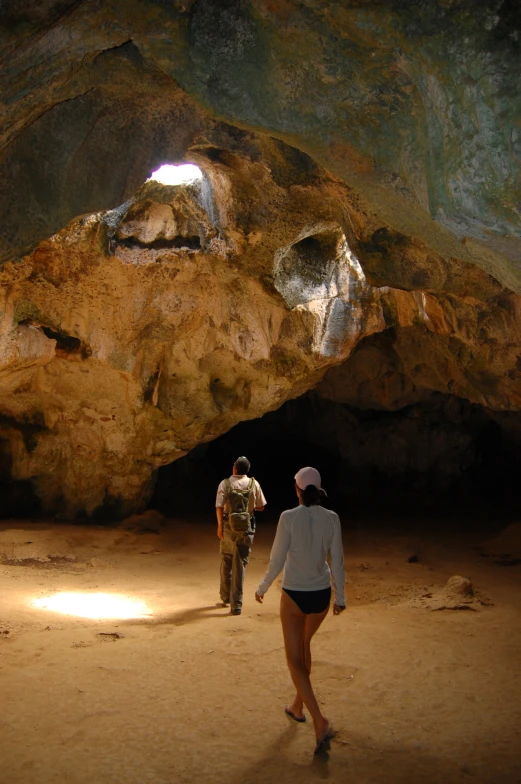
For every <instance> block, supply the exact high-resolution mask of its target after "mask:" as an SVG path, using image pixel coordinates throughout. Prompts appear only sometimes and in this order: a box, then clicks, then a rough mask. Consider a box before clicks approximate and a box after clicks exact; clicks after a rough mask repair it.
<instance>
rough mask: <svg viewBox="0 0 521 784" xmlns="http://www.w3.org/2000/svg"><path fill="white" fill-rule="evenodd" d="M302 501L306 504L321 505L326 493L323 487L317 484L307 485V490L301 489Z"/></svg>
mask: <svg viewBox="0 0 521 784" xmlns="http://www.w3.org/2000/svg"><path fill="white" fill-rule="evenodd" d="M301 493H302V503H303V504H304V506H321V505H322V501H323V499H324V498H325V497H326V494H325V492H324V490H322V488H319V487H315V485H307V487H306V489H305V490H301Z"/></svg>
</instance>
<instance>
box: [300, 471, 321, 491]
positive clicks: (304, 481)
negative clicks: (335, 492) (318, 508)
mask: <svg viewBox="0 0 521 784" xmlns="http://www.w3.org/2000/svg"><path fill="white" fill-rule="evenodd" d="M295 482H296V483H297V487H299V488H300V489H301V490H305V489H306V487H307V486H308V485H315V487H321V486H322V479H321V478H320V474H319V473H318V471H317V469H316V468H311V466H307V467H306V468H301V469H300V471H297V473H296V474H295Z"/></svg>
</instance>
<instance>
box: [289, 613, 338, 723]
mask: <svg viewBox="0 0 521 784" xmlns="http://www.w3.org/2000/svg"><path fill="white" fill-rule="evenodd" d="M328 609H329V608H328ZM327 612H328V611H327V610H325V611H324V612H322V613H310V614H309V615H305V616H304V617H305V619H306V622H305V625H304V643H303V657H304V664H305V665H306V670H307V672H308V675H311V639H312V637H313V635H314V634H315V632H316V631H317V630H318V628H319V627H320V625H321V623H322V621H323V620H324V618H325V617H326V615H327ZM303 707H304V705H303V702H302V699H301V698H300V697H299V695H298V692H297V694H296V695H295V699H294V700H293V702H292V704H291V710H292V711H293V713H294V714H295V716H299V717H300V716H302V709H303Z"/></svg>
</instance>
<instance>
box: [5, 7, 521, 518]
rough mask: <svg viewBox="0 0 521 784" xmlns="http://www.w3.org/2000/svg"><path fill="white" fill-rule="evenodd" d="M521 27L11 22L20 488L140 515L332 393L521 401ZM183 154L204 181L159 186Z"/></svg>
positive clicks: (157, 14)
mask: <svg viewBox="0 0 521 784" xmlns="http://www.w3.org/2000/svg"><path fill="white" fill-rule="evenodd" d="M520 22H521V20H520V16H519V12H518V11H517V10H516V7H515V4H512V3H510V2H506V0H494V2H487V3H473V4H469V3H465V2H457V3H453V2H445V0H436V1H435V2H432V1H431V0H419V1H418V0H414V2H413V0H410V2H409V0H406V2H399V3H398V2H383V0H382V2H374V3H359V2H332V3H323V2H318V0H304V1H303V2H300V0H299V1H298V2H297V0H286V1H285V2H281V3H272V2H268V1H267V0H225V2H207V0H173V2H171V3H162V2H157V0H111V2H108V3H92V2H89V1H88V0H59V1H58V0H43V2H38V3H36V2H33V0H22V2H20V3H15V4H4V5H2V6H1V8H0V59H1V61H2V69H1V76H0V87H1V89H0V96H1V98H0V101H1V105H2V106H1V108H2V112H1V121H0V180H1V182H2V187H1V189H0V215H1V218H2V232H1V235H0V259H1V260H2V262H4V266H3V268H2V270H1V272H0V285H1V291H0V296H1V300H0V447H1V449H0V452H1V455H0V457H1V459H0V468H1V470H2V471H3V473H4V474H5V476H7V477H8V478H9V481H11V478H12V479H14V480H15V481H17V482H20V483H23V484H22V485H20V486H23V487H24V488H26V487H28V486H31V487H32V488H33V489H34V492H35V493H36V495H37V497H38V498H39V499H40V500H41V503H42V504H43V506H44V508H45V509H46V510H53V511H57V512H63V513H65V514H70V515H77V514H88V515H92V514H95V513H96V512H97V510H100V509H101V510H103V509H105V510H112V512H113V513H114V514H118V513H121V514H123V513H125V512H127V511H129V510H130V509H134V508H136V507H139V506H142V505H143V504H144V503H146V499H147V498H148V496H149V495H150V492H151V487H152V484H153V477H154V472H155V470H156V469H157V467H158V466H160V465H163V464H165V463H168V462H170V461H173V460H175V459H176V458H178V457H179V456H180V455H183V454H185V453H186V451H187V450H189V449H191V448H192V447H193V446H195V445H196V444H199V443H201V442H205V441H208V440H209V439H212V438H214V437H215V436H217V435H219V434H220V433H223V432H225V431H226V430H228V429H229V428H230V427H232V426H233V425H234V424H235V423H236V422H238V421H240V420H243V419H248V418H253V417H257V416H259V415H261V414H263V413H264V412H266V411H269V410H273V409H275V408H277V407H278V406H280V405H281V404H282V403H283V402H284V401H286V400H288V399H289V398H292V397H295V396H297V395H299V394H301V393H302V392H304V391H306V390H308V389H311V388H313V387H315V386H317V385H318V384H319V383H320V382H321V380H322V378H323V377H324V374H325V373H326V371H328V370H330V369H331V370H330V373H329V374H328V376H327V378H325V380H324V381H323V382H322V384H321V386H320V392H319V394H320V396H321V398H323V399H326V400H329V401H330V402H333V403H338V404H342V405H349V406H356V407H357V408H359V409H375V408H377V409H381V410H386V409H400V408H403V407H404V406H409V405H416V404H420V403H421V401H422V400H424V399H426V398H427V397H428V396H429V395H431V394H432V393H433V392H435V393H443V394H447V393H448V394H450V395H453V396H456V397H460V398H462V399H466V400H467V401H470V402H471V403H476V404H480V405H483V406H486V407H488V408H489V409H493V410H497V411H500V412H501V411H504V412H508V411H515V410H518V409H519V407H520V401H521V397H520V394H521V389H520V378H519V374H520V372H521V369H520V367H518V356H519V352H520V339H521V336H520V307H519V304H520V299H519V294H520V293H521V285H520V281H521V277H520V275H521V265H520V261H521V240H520V238H521V231H520V229H521V221H520V216H519V202H520V196H521V190H520V188H521V185H520V179H519V156H520V153H521V148H520V144H521V136H520V122H521V121H520V116H521V115H520V99H519V91H518V79H519V77H518V74H519V70H520V67H519V66H520V48H519V47H520V45H519V36H520V35H521V25H520ZM185 160H189V161H192V162H194V163H198V164H199V165H200V166H201V167H202V169H203V171H204V175H205V176H204V179H203V181H202V183H201V185H200V187H195V186H193V187H188V188H186V187H185V188H166V189H165V188H158V187H157V186H154V185H152V184H146V185H143V183H144V182H145V180H146V178H147V177H148V176H149V174H150V173H151V171H152V170H153V169H154V168H156V166H157V165H158V164H159V163H163V162H181V161H185Z"/></svg>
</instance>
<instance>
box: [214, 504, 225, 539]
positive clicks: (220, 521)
mask: <svg viewBox="0 0 521 784" xmlns="http://www.w3.org/2000/svg"><path fill="white" fill-rule="evenodd" d="M215 515H216V517H217V536H218V537H219V539H222V538H223V536H224V532H223V515H224V508H223V507H222V506H216V507H215Z"/></svg>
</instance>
